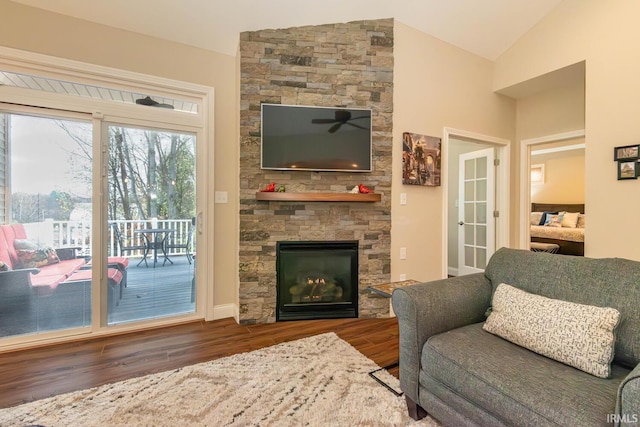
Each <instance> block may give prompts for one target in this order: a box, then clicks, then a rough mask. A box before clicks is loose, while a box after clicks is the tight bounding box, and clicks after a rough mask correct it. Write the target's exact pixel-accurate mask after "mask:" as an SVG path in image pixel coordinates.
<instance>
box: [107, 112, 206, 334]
mask: <svg viewBox="0 0 640 427" xmlns="http://www.w3.org/2000/svg"><path fill="white" fill-rule="evenodd" d="M107 134H108V151H109V159H108V170H107V175H108V177H107V181H108V196H107V198H108V201H107V209H108V232H107V236H108V238H107V242H106V243H107V256H108V259H107V262H108V271H111V272H112V273H113V274H115V273H116V272H115V271H114V270H117V268H118V265H119V264H118V263H120V266H121V265H122V264H127V267H126V269H124V271H126V281H125V282H123V284H122V285H120V286H119V288H118V290H117V292H113V293H114V294H117V298H116V297H114V299H116V300H117V301H116V304H115V307H114V309H113V310H110V312H109V314H108V316H107V320H108V324H109V325H113V324H119V323H124V322H133V321H139V320H147V319H155V318H161V317H166V316H173V315H178V314H185V313H193V312H195V252H194V248H195V241H194V238H195V235H196V233H195V230H194V227H195V216H196V178H195V177H196V167H195V165H196V137H195V135H193V134H184V133H175V132H171V131H166V130H162V129H148V128H136V127H131V126H121V125H115V124H109V125H107ZM123 275H124V274H123Z"/></svg>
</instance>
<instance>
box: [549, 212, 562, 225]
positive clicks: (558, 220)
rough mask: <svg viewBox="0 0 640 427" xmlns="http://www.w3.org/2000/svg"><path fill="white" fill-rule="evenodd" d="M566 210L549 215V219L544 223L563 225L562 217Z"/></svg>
mask: <svg viewBox="0 0 640 427" xmlns="http://www.w3.org/2000/svg"><path fill="white" fill-rule="evenodd" d="M563 217H564V212H560V213H559V214H556V215H547V221H546V222H545V223H544V225H545V227H562V218H563Z"/></svg>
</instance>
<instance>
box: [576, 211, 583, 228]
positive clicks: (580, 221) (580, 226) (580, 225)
mask: <svg viewBox="0 0 640 427" xmlns="http://www.w3.org/2000/svg"><path fill="white" fill-rule="evenodd" d="M584 224H585V216H584V214H578V224H577V225H576V227H577V228H584Z"/></svg>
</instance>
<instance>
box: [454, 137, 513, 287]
mask: <svg viewBox="0 0 640 427" xmlns="http://www.w3.org/2000/svg"><path fill="white" fill-rule="evenodd" d="M473 153H475V154H473ZM443 156H444V158H445V159H447V165H446V168H447V173H446V174H444V176H443V186H444V187H445V188H446V190H445V198H446V202H445V205H444V206H445V209H446V212H445V213H444V215H443V221H444V223H445V224H444V228H443V229H444V230H446V233H447V236H446V238H445V239H443V242H444V245H445V248H444V253H445V254H447V256H446V257H444V263H445V265H444V266H443V271H444V274H445V275H446V276H459V275H464V274H470V273H474V272H477V271H483V270H484V267H485V265H486V262H487V261H488V260H489V258H490V257H491V255H493V252H495V250H496V248H499V247H502V246H507V243H508V239H509V235H508V233H509V230H508V218H509V212H508V194H509V141H507V140H503V139H500V138H495V137H490V136H486V135H480V134H475V133H471V132H466V131H461V130H455V129H445V138H444V144H443ZM461 158H462V159H463V160H462V162H463V163H462V164H463V165H464V164H465V162H467V163H466V164H467V165H468V167H471V168H472V170H471V169H468V167H467V168H465V167H464V166H463V167H461V166H460V164H461ZM494 159H495V162H494ZM491 175H494V177H495V180H492V179H490V176H491ZM461 183H462V185H461ZM461 187H462V189H461ZM465 188H466V189H467V190H468V191H465V190H464V189H465ZM463 192H465V193H468V194H467V195H464V194H461V193H463ZM487 202H490V203H487ZM492 205H493V206H492ZM446 276H445V277H446Z"/></svg>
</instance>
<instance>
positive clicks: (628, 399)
mask: <svg viewBox="0 0 640 427" xmlns="http://www.w3.org/2000/svg"><path fill="white" fill-rule="evenodd" d="M616 415H617V416H616V418H615V425H616V427H618V426H624V425H640V364H639V365H637V366H636V367H635V368H633V370H632V371H631V372H629V375H627V377H626V378H625V379H624V380H623V381H622V383H620V386H619V387H618V398H617V401H616Z"/></svg>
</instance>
